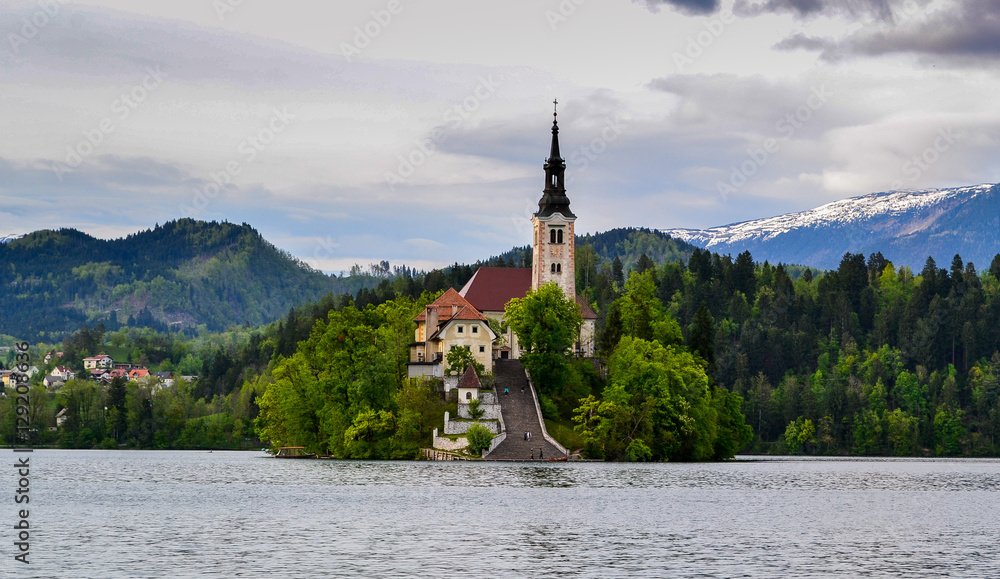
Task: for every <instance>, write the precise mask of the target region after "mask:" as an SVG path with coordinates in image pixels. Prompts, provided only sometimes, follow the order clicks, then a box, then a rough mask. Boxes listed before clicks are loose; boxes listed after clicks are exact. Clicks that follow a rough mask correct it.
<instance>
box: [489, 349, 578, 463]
mask: <svg viewBox="0 0 1000 579" xmlns="http://www.w3.org/2000/svg"><path fill="white" fill-rule="evenodd" d="M494 374H495V375H496V378H497V382H496V393H497V399H498V400H499V401H500V412H501V413H502V414H503V422H504V426H505V427H506V431H507V438H506V439H505V440H504V441H503V442H501V443H500V445H499V446H497V447H496V448H495V449H493V451H492V452H490V453H489V454H487V455H486V460H532V456H534V460H548V459H550V458H558V457H563V456H565V454H563V451H562V450H560V449H559V448H558V447H556V446H555V445H554V444H552V443H551V442H549V441H547V440H545V437H544V436H543V433H542V427H541V421H540V420H539V416H538V406H536V404H535V392H534V390H533V389H532V387H531V385H530V384H528V376H527V374H526V373H525V372H524V367H523V366H521V363H520V362H518V361H517V360H497V361H496V365H495V367H494ZM522 386H524V393H523V394H522V393H521V387H522ZM504 388H507V389H509V391H510V393H509V394H504ZM525 432H530V433H531V440H524V433H525Z"/></svg>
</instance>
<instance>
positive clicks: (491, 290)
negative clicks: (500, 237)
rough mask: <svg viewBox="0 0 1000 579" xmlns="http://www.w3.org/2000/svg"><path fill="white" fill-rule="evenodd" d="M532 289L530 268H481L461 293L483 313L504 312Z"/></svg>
mask: <svg viewBox="0 0 1000 579" xmlns="http://www.w3.org/2000/svg"><path fill="white" fill-rule="evenodd" d="M529 289H531V268H530V267H481V268H479V269H478V270H476V273H475V274H474V275H473V276H472V279H470V280H469V282H468V283H466V284H465V287H463V288H462V290H461V291H460V292H458V293H459V295H461V296H462V297H464V298H465V299H467V300H469V303H471V304H472V305H473V306H475V307H476V308H478V309H479V311H481V312H502V311H503V309H504V307H505V306H506V305H507V302H509V301H510V300H512V299H514V298H523V297H524V296H525V294H527V293H528V290H529Z"/></svg>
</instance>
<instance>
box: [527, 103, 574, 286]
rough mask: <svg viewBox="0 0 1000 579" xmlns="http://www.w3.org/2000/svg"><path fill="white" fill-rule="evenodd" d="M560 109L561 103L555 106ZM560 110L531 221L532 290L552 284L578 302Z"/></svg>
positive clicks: (553, 129) (556, 115) (556, 117)
mask: <svg viewBox="0 0 1000 579" xmlns="http://www.w3.org/2000/svg"><path fill="white" fill-rule="evenodd" d="M553 104H554V105H556V106H558V104H559V103H558V101H555V102H553ZM558 114H559V113H558V109H556V110H554V112H553V113H552V117H553V118H552V148H551V150H550V151H549V158H548V159H547V160H546V161H545V166H544V168H545V189H544V190H543V191H542V198H541V200H539V201H538V212H537V213H535V214H534V215H533V216H532V217H531V224H532V225H533V226H534V241H533V246H534V249H533V254H532V257H533V260H532V269H531V287H532V289H538V287H539V286H541V285H543V284H546V283H549V282H551V281H554V282H556V284H557V285H558V286H559V287H560V288H562V290H563V293H564V294H566V297H567V298H568V299H570V300H574V301H575V300H576V272H575V270H574V262H573V260H574V257H575V248H576V243H575V241H574V230H573V224H574V222H575V221H576V215H573V212H572V211H570V210H569V197H567V196H566V182H565V178H566V161H565V160H564V159H563V158H562V156H561V154H560V153H559V122H558V121H559V119H558Z"/></svg>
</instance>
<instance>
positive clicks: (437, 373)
mask: <svg viewBox="0 0 1000 579" xmlns="http://www.w3.org/2000/svg"><path fill="white" fill-rule="evenodd" d="M416 322H417V329H416V331H415V338H416V341H415V342H414V343H413V344H411V345H410V364H409V375H410V376H411V377H412V376H434V377H438V378H440V377H443V376H444V375H445V374H447V373H449V370H450V368H449V367H448V359H447V353H448V352H449V351H451V350H454V349H456V348H465V349H467V350H469V351H470V352H471V353H472V356H473V358H475V360H476V361H477V362H479V363H480V364H483V365H484V366H485V367H487V368H488V367H491V366H492V358H491V355H492V345H493V341H494V340H496V338H497V335H496V333H494V331H493V329H492V328H490V325H489V321H488V320H487V319H486V316H484V315H483V314H482V312H480V311H479V310H477V309H476V308H474V307H472V304H470V303H469V302H468V301H467V300H466V299H465V298H463V297H462V296H460V295H458V292H457V291H455V290H454V289H452V288H449V289H448V291H446V292H444V294H443V295H442V296H441V297H439V298H438V299H436V300H434V302H433V303H431V304H428V305H427V307H426V308H424V311H423V312H421V313H420V315H418V316H417V317H416ZM461 371H462V369H461V368H458V369H456V372H455V373H458V372H461Z"/></svg>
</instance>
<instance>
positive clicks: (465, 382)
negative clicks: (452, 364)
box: [458, 364, 483, 388]
mask: <svg viewBox="0 0 1000 579" xmlns="http://www.w3.org/2000/svg"><path fill="white" fill-rule="evenodd" d="M458 387H459V388H482V387H483V383H482V382H480V381H479V376H478V375H477V374H476V367H475V366H473V365H472V364H469V367H468V368H466V369H465V373H464V374H462V377H461V378H459V379H458Z"/></svg>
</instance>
